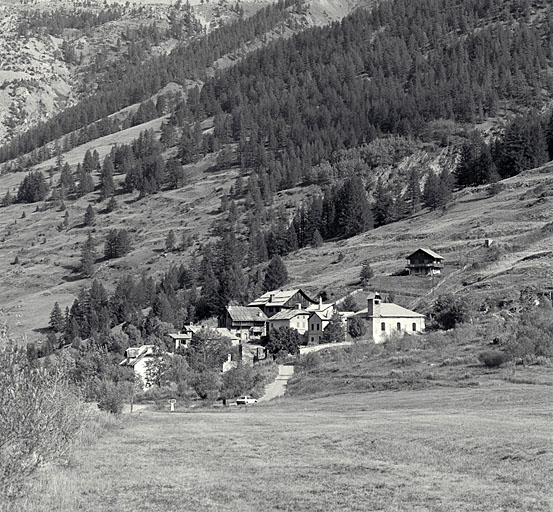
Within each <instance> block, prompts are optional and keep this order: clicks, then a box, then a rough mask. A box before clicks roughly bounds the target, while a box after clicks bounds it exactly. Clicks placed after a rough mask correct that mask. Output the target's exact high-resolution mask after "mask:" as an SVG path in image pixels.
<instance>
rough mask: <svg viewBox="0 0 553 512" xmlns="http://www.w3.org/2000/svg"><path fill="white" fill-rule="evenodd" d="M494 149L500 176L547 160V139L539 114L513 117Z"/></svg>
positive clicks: (535, 165)
mask: <svg viewBox="0 0 553 512" xmlns="http://www.w3.org/2000/svg"><path fill="white" fill-rule="evenodd" d="M494 149H495V155H494V157H495V158H494V161H495V163H496V166H497V171H498V172H499V175H500V176H501V177H502V178H507V177H509V176H515V175H516V174H518V173H520V172H522V171H524V170H526V169H533V168H534V167H538V166H540V165H542V164H544V163H545V162H547V160H548V158H549V154H548V152H547V140H546V135H545V130H544V127H543V124H542V120H541V118H540V116H538V115H535V114H527V115H525V116H521V117H517V118H515V119H513V121H512V123H511V124H510V125H509V126H508V127H507V129H506V130H505V134H504V135H503V137H502V138H501V140H500V141H499V142H498V143H497V144H496V145H495V148H494Z"/></svg>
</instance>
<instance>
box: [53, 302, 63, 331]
mask: <svg viewBox="0 0 553 512" xmlns="http://www.w3.org/2000/svg"><path fill="white" fill-rule="evenodd" d="M50 328H51V329H52V330H53V331H54V332H62V331H63V330H64V328H65V322H64V319H63V313H62V312H61V308H60V305H59V303H58V302H56V303H55V304H54V308H53V309H52V312H51V313H50Z"/></svg>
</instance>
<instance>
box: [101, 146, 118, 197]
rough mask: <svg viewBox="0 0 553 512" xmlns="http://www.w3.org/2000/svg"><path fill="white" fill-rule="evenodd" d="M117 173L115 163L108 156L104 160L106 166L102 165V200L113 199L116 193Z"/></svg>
mask: <svg viewBox="0 0 553 512" xmlns="http://www.w3.org/2000/svg"><path fill="white" fill-rule="evenodd" d="M114 172H115V170H114V168H113V163H112V161H111V158H110V157H109V155H108V156H106V158H105V159H104V164H103V165H102V172H101V174H100V197H101V198H102V199H107V198H108V197H112V196H113V194H114V193H115V185H114V183H113V173H114Z"/></svg>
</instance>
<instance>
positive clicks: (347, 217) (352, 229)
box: [336, 176, 373, 237]
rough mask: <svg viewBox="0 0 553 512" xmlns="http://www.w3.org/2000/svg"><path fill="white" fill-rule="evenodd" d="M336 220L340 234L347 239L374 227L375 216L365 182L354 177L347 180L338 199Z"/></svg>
mask: <svg viewBox="0 0 553 512" xmlns="http://www.w3.org/2000/svg"><path fill="white" fill-rule="evenodd" d="M336 219H337V223H338V229H339V233H340V234H343V235H344V236H346V237H349V236H353V235H357V234H359V233H362V232H363V231H366V230H367V229H370V228H372V227H373V216H372V212H371V208H370V206H369V202H368V200H367V194H366V192H365V187H364V185H363V181H362V180H361V178H360V177H358V176H354V177H353V178H350V179H347V180H346V181H345V182H344V184H343V186H342V187H341V188H340V190H339V192H338V194H337V199H336Z"/></svg>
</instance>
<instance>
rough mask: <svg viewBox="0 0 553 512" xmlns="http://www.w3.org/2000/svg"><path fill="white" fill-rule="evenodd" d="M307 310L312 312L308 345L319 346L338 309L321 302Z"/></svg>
mask: <svg viewBox="0 0 553 512" xmlns="http://www.w3.org/2000/svg"><path fill="white" fill-rule="evenodd" d="M307 310H308V311H309V312H310V315H309V329H308V331H307V343H308V344H310V345H312V344H315V345H317V344H319V343H320V342H321V339H322V337H323V331H324V330H325V329H326V328H327V326H328V324H330V322H331V320H332V317H333V316H334V313H335V312H336V308H335V305H334V304H323V303H322V301H319V303H318V304H314V305H312V306H309V307H308V308H307Z"/></svg>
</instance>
